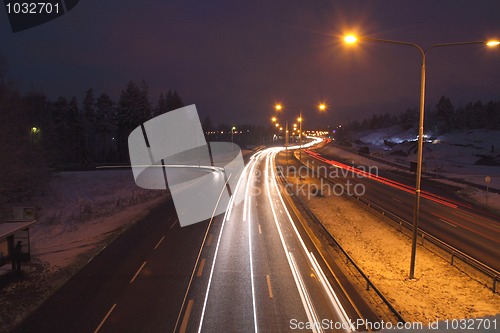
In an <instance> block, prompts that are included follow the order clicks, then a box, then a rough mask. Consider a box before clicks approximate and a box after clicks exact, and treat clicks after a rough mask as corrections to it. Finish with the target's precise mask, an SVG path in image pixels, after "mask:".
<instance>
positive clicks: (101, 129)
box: [95, 93, 115, 163]
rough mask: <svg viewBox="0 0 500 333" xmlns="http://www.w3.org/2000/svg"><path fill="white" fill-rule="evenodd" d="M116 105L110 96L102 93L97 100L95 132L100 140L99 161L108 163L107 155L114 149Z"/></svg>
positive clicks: (97, 158)
mask: <svg viewBox="0 0 500 333" xmlns="http://www.w3.org/2000/svg"><path fill="white" fill-rule="evenodd" d="M114 112H115V111H114V103H113V101H112V100H111V97H109V95H108V94H105V93H102V94H101V95H100V96H99V97H98V98H97V103H96V121H95V131H96V134H97V139H98V142H99V143H98V147H99V148H98V149H96V151H97V152H98V156H99V157H97V156H96V160H97V161H101V162H102V163H104V162H107V158H106V154H107V152H108V150H109V149H113V147H112V142H111V141H112V138H113V132H114V129H115V128H114V127H115V126H114V125H115V113H114Z"/></svg>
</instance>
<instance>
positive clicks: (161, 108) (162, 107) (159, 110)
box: [154, 93, 169, 117]
mask: <svg viewBox="0 0 500 333" xmlns="http://www.w3.org/2000/svg"><path fill="white" fill-rule="evenodd" d="M168 111H169V110H168V105H167V99H166V97H165V94H164V93H161V94H160V98H159V99H158V105H157V106H156V108H155V112H154V116H155V117H156V116H159V115H160V114H163V113H165V112H168Z"/></svg>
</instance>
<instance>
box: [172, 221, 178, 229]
mask: <svg viewBox="0 0 500 333" xmlns="http://www.w3.org/2000/svg"><path fill="white" fill-rule="evenodd" d="M178 221H179V219H177V220H175V221H174V223H172V225H171V226H170V229H172V228H173V227H174V225H175V224H176V223H177V222H178Z"/></svg>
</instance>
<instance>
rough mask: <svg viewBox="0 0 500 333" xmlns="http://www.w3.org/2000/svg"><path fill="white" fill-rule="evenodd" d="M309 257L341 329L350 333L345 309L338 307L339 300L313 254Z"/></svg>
mask: <svg viewBox="0 0 500 333" xmlns="http://www.w3.org/2000/svg"><path fill="white" fill-rule="evenodd" d="M310 254H311V257H312V259H313V264H314V270H315V271H316V273H317V274H316V275H317V276H318V278H319V279H320V282H321V284H322V285H323V288H324V289H325V290H327V291H328V292H327V293H328V297H329V298H330V302H331V303H332V304H333V306H334V308H335V311H336V312H337V315H338V316H339V318H340V320H341V321H342V327H343V328H344V329H345V330H346V331H347V332H351V331H352V330H351V325H350V323H351V322H350V319H349V316H348V315H347V313H346V312H345V309H344V308H343V307H342V306H338V305H339V304H340V300H339V299H338V297H337V294H335V291H333V288H332V286H331V285H330V283H328V280H327V278H326V276H325V273H324V272H323V270H322V269H321V267H320V266H319V264H318V261H317V260H316V258H315V257H314V254H313V253H312V252H311V253H310Z"/></svg>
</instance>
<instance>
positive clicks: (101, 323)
mask: <svg viewBox="0 0 500 333" xmlns="http://www.w3.org/2000/svg"><path fill="white" fill-rule="evenodd" d="M115 307H116V303H115V304H113V306H111V309H109V311H108V313H106V315H105V316H104V318H103V319H102V320H101V322H100V323H99V326H97V328H96V329H95V331H94V333H97V332H99V330H100V329H101V327H102V325H104V323H105V322H106V320H107V319H108V317H109V316H110V315H111V312H113V310H114V309H115Z"/></svg>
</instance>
